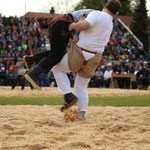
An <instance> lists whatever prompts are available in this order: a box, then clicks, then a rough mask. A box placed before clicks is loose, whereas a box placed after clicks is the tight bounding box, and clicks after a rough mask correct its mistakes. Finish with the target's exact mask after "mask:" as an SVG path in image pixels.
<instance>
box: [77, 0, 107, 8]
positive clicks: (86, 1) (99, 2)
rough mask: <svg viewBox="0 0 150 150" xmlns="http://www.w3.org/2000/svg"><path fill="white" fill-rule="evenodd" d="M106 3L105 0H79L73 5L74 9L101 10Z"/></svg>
mask: <svg viewBox="0 0 150 150" xmlns="http://www.w3.org/2000/svg"><path fill="white" fill-rule="evenodd" d="M106 3H107V0H81V1H80V2H79V3H78V4H77V6H76V7H75V10H79V9H84V8H86V9H96V10H102V9H103V7H104V5H105V4H106Z"/></svg>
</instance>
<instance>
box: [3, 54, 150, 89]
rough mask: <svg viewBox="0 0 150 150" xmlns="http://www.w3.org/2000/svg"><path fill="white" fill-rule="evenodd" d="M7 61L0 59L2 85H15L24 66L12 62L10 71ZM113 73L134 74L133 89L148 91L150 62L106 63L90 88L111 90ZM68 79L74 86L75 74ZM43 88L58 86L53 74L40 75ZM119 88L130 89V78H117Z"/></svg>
mask: <svg viewBox="0 0 150 150" xmlns="http://www.w3.org/2000/svg"><path fill="white" fill-rule="evenodd" d="M6 64H7V61H3V59H2V58H0V84H1V85H10V86H11V85H13V83H14V80H15V78H16V76H17V73H18V72H19V71H20V70H22V69H24V64H23V61H22V59H21V58H20V57H19V58H18V59H17V62H16V63H15V61H14V60H13V61H11V64H10V65H9V67H8V69H6V68H5V66H6ZM112 73H116V74H134V75H135V76H136V82H135V83H133V86H132V87H133V88H135V89H136V88H138V89H147V88H148V85H149V75H150V62H149V63H148V62H146V61H135V62H130V61H128V62H125V61H123V60H122V59H120V60H119V61H112V62H110V63H106V64H105V65H103V66H101V67H98V68H97V70H96V72H95V75H94V77H93V78H92V79H91V81H90V83H89V87H100V88H109V87H111V84H112V83H111V76H112ZM68 77H69V79H70V83H71V86H73V84H74V79H75V74H73V73H69V74H68ZM39 78H40V80H41V86H56V81H55V78H54V76H53V73H52V72H49V73H48V75H45V74H41V75H40V77H39ZM115 86H116V87H118V88H129V87H130V80H129V78H117V84H116V85H115Z"/></svg>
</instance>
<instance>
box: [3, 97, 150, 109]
mask: <svg viewBox="0 0 150 150" xmlns="http://www.w3.org/2000/svg"><path fill="white" fill-rule="evenodd" d="M63 102H64V100H63V98H62V97H50V98H48V97H0V105H39V106H41V105H62V104H63ZM89 106H116V107H123V106H129V107H131V106H135V107H143V106H150V96H149V95H144V96H116V97H114V96H106V97H90V101H89Z"/></svg>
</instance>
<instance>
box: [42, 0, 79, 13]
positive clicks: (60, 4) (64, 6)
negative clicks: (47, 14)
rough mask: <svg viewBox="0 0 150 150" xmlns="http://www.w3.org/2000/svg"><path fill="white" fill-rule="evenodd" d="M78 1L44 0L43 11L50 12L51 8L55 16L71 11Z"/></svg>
mask: <svg viewBox="0 0 150 150" xmlns="http://www.w3.org/2000/svg"><path fill="white" fill-rule="evenodd" d="M78 1H79V0H46V1H45V2H44V3H43V8H42V10H43V11H50V10H51V8H52V7H53V8H54V10H55V12H56V13H57V14H64V13H68V12H70V11H72V10H73V9H74V7H75V5H76V3H77V2H78Z"/></svg>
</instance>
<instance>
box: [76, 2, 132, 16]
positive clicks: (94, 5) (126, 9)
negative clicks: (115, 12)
mask: <svg viewBox="0 0 150 150" xmlns="http://www.w3.org/2000/svg"><path fill="white" fill-rule="evenodd" d="M107 2H108V0H81V1H80V2H79V3H78V4H77V6H76V7H75V10H78V9H83V8H87V9H89V8H91V9H96V10H102V9H103V7H104V6H105V4H106V3H107ZM120 2H121V4H122V7H121V9H120V12H119V15H128V16H129V15H132V14H133V11H132V5H130V4H131V0H120Z"/></svg>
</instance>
